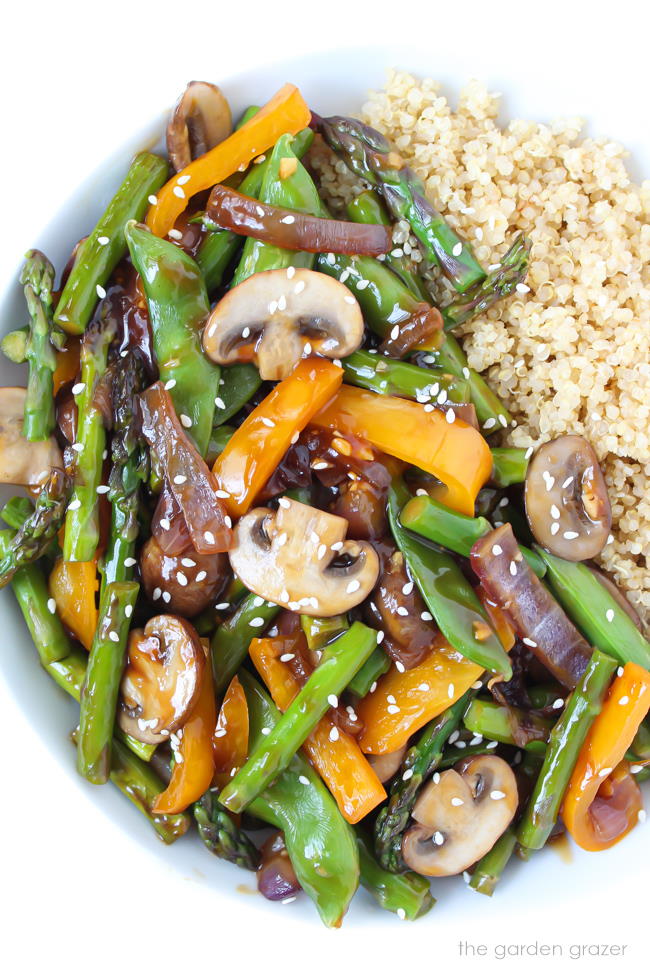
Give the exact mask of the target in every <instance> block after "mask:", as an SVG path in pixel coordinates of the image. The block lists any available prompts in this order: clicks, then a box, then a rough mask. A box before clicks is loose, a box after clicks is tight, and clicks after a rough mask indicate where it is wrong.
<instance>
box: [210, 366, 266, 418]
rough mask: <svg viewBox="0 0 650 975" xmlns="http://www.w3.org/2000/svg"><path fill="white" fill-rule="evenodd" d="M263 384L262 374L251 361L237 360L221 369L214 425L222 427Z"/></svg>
mask: <svg viewBox="0 0 650 975" xmlns="http://www.w3.org/2000/svg"><path fill="white" fill-rule="evenodd" d="M261 385H262V380H261V379H260V374H259V372H258V371H257V369H256V368H255V366H254V365H252V364H251V363H250V362H236V363H235V364H234V365H232V366H224V367H223V369H222V370H221V382H220V384H219V390H218V396H217V400H216V402H217V408H216V410H215V411H214V420H213V426H214V427H220V426H221V424H222V423H226V422H227V421H228V420H230V419H231V417H233V416H234V415H235V413H239V411H240V410H241V408H242V406H244V405H245V404H246V403H248V401H249V399H250V398H251V396H253V395H254V393H256V392H257V390H258V389H259V388H260V386H261Z"/></svg>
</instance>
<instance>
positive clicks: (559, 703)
mask: <svg viewBox="0 0 650 975" xmlns="http://www.w3.org/2000/svg"><path fill="white" fill-rule="evenodd" d="M552 706H553V708H554V709H555V710H556V711H559V710H560V708H563V707H564V701H563V700H562V698H561V697H556V698H555V700H554V701H553V705H552Z"/></svg>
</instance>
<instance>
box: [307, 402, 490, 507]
mask: <svg viewBox="0 0 650 975" xmlns="http://www.w3.org/2000/svg"><path fill="white" fill-rule="evenodd" d="M450 415H451V414H450V413H448V414H447V415H445V414H444V413H442V412H441V411H440V410H430V411H427V410H426V408H425V407H424V406H422V405H421V404H420V403H413V402H411V401H410V400H405V399H402V398H400V397H397V396H380V395H379V394H378V393H371V392H368V391H367V390H364V389H358V388H357V387H355V386H345V385H344V386H342V387H341V389H340V390H339V392H338V393H337V395H336V398H335V399H334V400H333V402H332V403H330V404H329V406H327V407H325V409H323V410H321V411H320V412H319V413H317V414H316V416H314V418H313V420H312V423H314V424H315V425H316V426H320V427H327V428H328V429H330V430H338V431H339V432H340V433H343V434H346V433H348V434H353V435H354V436H356V437H360V438H361V439H363V440H368V441H370V443H371V444H372V445H373V446H374V447H377V448H378V449H379V450H381V451H383V452H384V453H386V454H390V455H391V456H393V457H397V458H399V459H400V460H403V461H404V462H405V463H407V464H412V465H414V466H415V467H419V468H421V469H422V470H424V471H427V472H428V473H429V474H433V476H434V477H437V478H438V480H440V481H442V482H443V484H444V485H445V488H446V490H445V491H444V498H441V500H444V503H445V504H446V505H447V506H448V507H450V508H453V509H454V510H455V511H460V512H461V513H462V514H464V515H472V516H473V514H474V502H475V501H476V495H477V494H478V492H479V491H480V489H481V488H482V487H483V485H484V484H485V483H486V481H487V480H488V479H489V477H490V473H491V471H492V455H491V453H490V448H489V447H488V445H487V443H486V442H485V440H484V439H483V437H482V436H481V434H480V433H478V432H477V431H476V430H475V429H474V428H473V427H471V426H469V425H468V424H467V423H464V422H463V421H462V420H458V419H456V420H454V422H453V423H449V422H448V419H447V417H448V416H450Z"/></svg>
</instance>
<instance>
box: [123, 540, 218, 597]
mask: <svg viewBox="0 0 650 975" xmlns="http://www.w3.org/2000/svg"><path fill="white" fill-rule="evenodd" d="M140 573H141V575H142V582H143V584H144V588H145V590H146V593H147V596H148V597H149V599H151V600H152V602H154V603H158V604H159V605H160V606H163V605H164V606H165V608H166V609H168V610H169V612H170V613H178V614H179V615H181V616H196V614H197V613H201V612H203V610H204V609H207V608H208V606H209V605H210V604H211V603H212V602H213V601H214V599H215V597H216V596H217V595H218V593H219V592H221V590H222V589H223V586H224V583H225V581H226V579H227V578H229V577H230V566H229V565H228V559H227V557H226V555H225V554H223V553H221V552H220V553H218V554H215V555H199V553H198V552H195V551H194V549H193V548H192V547H191V546H190V547H189V548H187V549H186V550H185V551H184V552H182V553H180V554H178V555H170V554H168V553H166V552H164V551H163V549H162V548H161V547H160V545H159V544H158V542H157V540H156V539H155V538H154V537H153V536H152V537H151V538H149V539H148V540H147V541H146V542H145V544H144V545H143V546H142V549H141V551H140ZM163 593H166V594H167V596H166V597H165V598H164V599H163V595H162V594H163ZM154 597H155V598H154Z"/></svg>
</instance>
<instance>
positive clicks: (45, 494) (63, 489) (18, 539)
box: [0, 468, 72, 589]
mask: <svg viewBox="0 0 650 975" xmlns="http://www.w3.org/2000/svg"><path fill="white" fill-rule="evenodd" d="M71 490H72V481H71V478H70V477H69V476H68V475H67V474H66V473H65V471H61V470H59V469H58V468H54V469H53V470H52V473H51V474H50V476H49V478H48V479H47V481H46V482H45V484H44V485H43V487H42V489H41V492H40V494H39V496H38V499H37V501H36V507H35V508H34V509H33V511H28V512H27V517H26V519H25V520H24V521H23V522H22V523H21V524H20V526H17V527H18V529H19V530H18V532H17V533H16V534H15V535H14V537H13V538H12V540H11V543H10V545H9V546H8V549H7V552H6V553H5V554H4V555H3V556H2V558H0V589H1V588H2V587H3V586H6V585H7V583H8V582H9V581H10V580H11V579H12V578H13V576H14V575H15V573H16V572H17V571H18V570H19V569H21V568H23V567H24V566H26V565H29V564H30V563H32V562H35V561H36V560H37V559H39V558H40V557H41V555H43V554H44V552H46V551H47V549H48V548H49V547H50V544H51V542H52V540H53V539H54V538H55V537H56V535H57V533H58V531H59V528H60V527H61V525H62V523H63V518H64V516H65V509H66V505H67V503H68V498H69V496H70V491H71ZM24 500H26V499H24ZM27 503H28V504H29V502H27ZM23 510H24V509H23ZM3 516H4V513H3Z"/></svg>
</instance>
